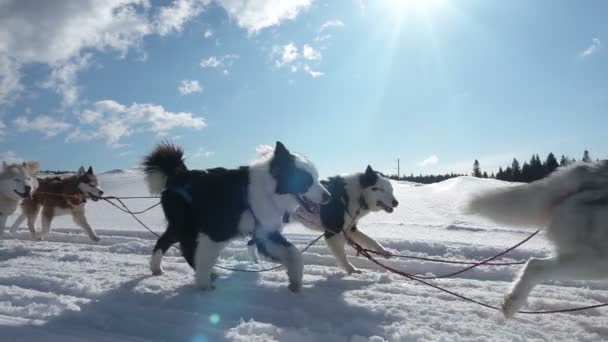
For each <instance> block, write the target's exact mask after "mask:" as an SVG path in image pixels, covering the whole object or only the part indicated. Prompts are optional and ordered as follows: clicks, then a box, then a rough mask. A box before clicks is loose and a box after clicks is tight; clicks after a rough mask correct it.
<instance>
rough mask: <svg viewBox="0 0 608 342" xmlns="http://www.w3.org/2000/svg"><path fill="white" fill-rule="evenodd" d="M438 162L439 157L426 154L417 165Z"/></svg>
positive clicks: (435, 163)
mask: <svg viewBox="0 0 608 342" xmlns="http://www.w3.org/2000/svg"><path fill="white" fill-rule="evenodd" d="M438 162H439V157H437V156H436V155H434V154H432V155H430V156H428V157H427V158H426V159H424V160H423V161H421V162H420V163H419V164H418V165H420V166H422V167H425V166H430V165H437V163H438Z"/></svg>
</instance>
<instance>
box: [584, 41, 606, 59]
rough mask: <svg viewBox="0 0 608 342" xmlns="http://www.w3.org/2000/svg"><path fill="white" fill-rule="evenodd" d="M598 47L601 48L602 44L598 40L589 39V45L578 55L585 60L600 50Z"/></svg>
mask: <svg viewBox="0 0 608 342" xmlns="http://www.w3.org/2000/svg"><path fill="white" fill-rule="evenodd" d="M600 46H602V42H601V41H600V39H599V38H597V37H596V38H593V39H591V45H589V47H588V48H586V49H585V50H584V51H583V52H581V53H580V57H582V58H585V57H589V56H591V55H592V54H594V53H595V52H596V51H597V50H598V49H599V48H600Z"/></svg>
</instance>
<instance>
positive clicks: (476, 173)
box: [473, 159, 482, 178]
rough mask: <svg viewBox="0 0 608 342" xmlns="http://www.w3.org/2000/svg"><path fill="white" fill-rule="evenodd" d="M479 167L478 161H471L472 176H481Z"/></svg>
mask: <svg viewBox="0 0 608 342" xmlns="http://www.w3.org/2000/svg"><path fill="white" fill-rule="evenodd" d="M481 176H482V174H481V168H480V167H479V161H478V160H477V159H475V162H474V163H473V177H477V178H481Z"/></svg>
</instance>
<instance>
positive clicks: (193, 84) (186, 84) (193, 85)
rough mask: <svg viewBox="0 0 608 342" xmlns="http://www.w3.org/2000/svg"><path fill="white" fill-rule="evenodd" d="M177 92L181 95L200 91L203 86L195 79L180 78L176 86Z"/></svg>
mask: <svg viewBox="0 0 608 342" xmlns="http://www.w3.org/2000/svg"><path fill="white" fill-rule="evenodd" d="M177 89H178V90H179V93H180V94H182V95H189V94H192V93H200V92H202V91H203V88H202V87H201V85H200V84H199V83H198V81H196V80H182V82H181V83H180V85H179V87H178V88H177Z"/></svg>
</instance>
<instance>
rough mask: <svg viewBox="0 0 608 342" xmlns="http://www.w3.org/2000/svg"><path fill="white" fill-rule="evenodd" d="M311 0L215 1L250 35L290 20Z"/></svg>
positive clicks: (306, 6)
mask: <svg viewBox="0 0 608 342" xmlns="http://www.w3.org/2000/svg"><path fill="white" fill-rule="evenodd" d="M312 1H313V0H281V1H276V0H216V3H218V4H219V5H220V6H222V7H223V8H224V9H225V10H226V12H227V13H228V15H229V16H230V17H231V18H233V19H235V20H236V22H237V24H238V25H239V26H240V27H242V28H244V29H246V30H247V31H248V32H249V33H250V34H253V33H257V32H258V31H260V30H262V29H264V28H267V27H271V26H275V25H279V24H280V23H281V22H282V21H284V20H292V19H294V18H295V17H297V16H298V14H299V13H300V12H301V11H303V10H305V9H307V8H308V7H309V6H310V4H311V3H312Z"/></svg>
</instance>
